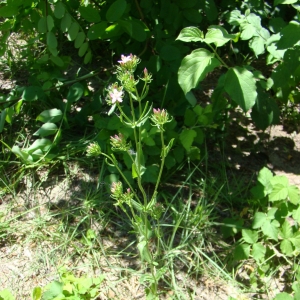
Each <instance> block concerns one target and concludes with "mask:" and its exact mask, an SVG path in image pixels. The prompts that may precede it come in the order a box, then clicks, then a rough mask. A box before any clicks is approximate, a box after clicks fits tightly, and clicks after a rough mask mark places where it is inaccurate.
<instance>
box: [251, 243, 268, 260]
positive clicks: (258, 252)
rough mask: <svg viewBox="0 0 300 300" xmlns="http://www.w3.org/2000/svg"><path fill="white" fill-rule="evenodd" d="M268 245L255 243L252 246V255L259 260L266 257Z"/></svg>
mask: <svg viewBox="0 0 300 300" xmlns="http://www.w3.org/2000/svg"><path fill="white" fill-rule="evenodd" d="M266 251H267V250H266V247H265V246H264V245H262V244H260V243H256V244H253V246H252V257H253V258H254V259H255V260H256V261H257V262H259V261H261V260H263V259H264V257H265V254H266Z"/></svg>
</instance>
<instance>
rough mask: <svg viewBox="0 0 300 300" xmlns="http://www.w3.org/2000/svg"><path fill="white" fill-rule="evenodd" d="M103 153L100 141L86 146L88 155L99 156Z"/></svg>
mask: <svg viewBox="0 0 300 300" xmlns="http://www.w3.org/2000/svg"><path fill="white" fill-rule="evenodd" d="M100 154H101V148H100V146H99V144H98V143H91V144H89V145H88V147H87V148H86V155H87V156H99V155H100Z"/></svg>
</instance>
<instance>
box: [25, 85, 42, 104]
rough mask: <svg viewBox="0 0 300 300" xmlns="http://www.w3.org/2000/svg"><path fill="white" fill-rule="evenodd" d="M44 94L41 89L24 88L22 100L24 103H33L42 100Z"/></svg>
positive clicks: (36, 87)
mask: <svg viewBox="0 0 300 300" xmlns="http://www.w3.org/2000/svg"><path fill="white" fill-rule="evenodd" d="M44 96H45V94H44V91H43V89H42V88H41V87H39V86H29V87H26V88H25V90H24V92H23V94H22V100H24V101H35V100H38V99H42V98H44Z"/></svg>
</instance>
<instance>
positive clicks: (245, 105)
mask: <svg viewBox="0 0 300 300" xmlns="http://www.w3.org/2000/svg"><path fill="white" fill-rule="evenodd" d="M225 91H226V92H227V93H228V94H229V96H230V97H231V98H232V99H233V100H234V101H235V102H236V103H237V104H238V105H239V106H240V107H241V108H242V109H243V110H244V112H247V111H248V110H249V109H250V108H251V107H252V106H253V105H254V104H255V101H256V98H257V92H256V80H255V78H254V76H253V74H252V73H251V72H250V71H248V70H247V69H246V68H242V67H234V68H230V69H229V70H228V71H227V73H226V75H225Z"/></svg>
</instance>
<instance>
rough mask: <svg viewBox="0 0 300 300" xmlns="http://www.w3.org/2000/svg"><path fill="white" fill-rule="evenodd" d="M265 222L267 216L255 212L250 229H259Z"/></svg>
mask: <svg viewBox="0 0 300 300" xmlns="http://www.w3.org/2000/svg"><path fill="white" fill-rule="evenodd" d="M266 221H267V216H266V214H264V213H262V212H256V213H255V215H254V219H253V223H252V228H253V229H258V228H261V226H262V225H263V224H264V223H265V222H266Z"/></svg>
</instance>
